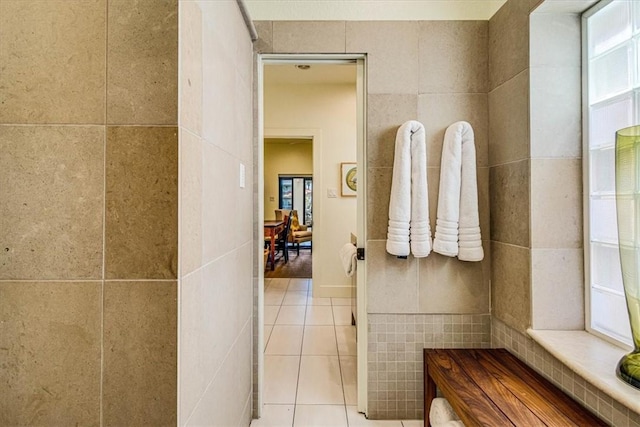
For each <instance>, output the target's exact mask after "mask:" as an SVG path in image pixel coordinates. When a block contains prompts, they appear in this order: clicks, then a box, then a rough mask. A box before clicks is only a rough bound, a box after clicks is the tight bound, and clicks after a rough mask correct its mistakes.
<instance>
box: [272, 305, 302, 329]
mask: <svg viewBox="0 0 640 427" xmlns="http://www.w3.org/2000/svg"><path fill="white" fill-rule="evenodd" d="M306 310H307V307H306V306H304V305H283V306H282V307H280V312H279V313H278V318H277V319H276V325H304V313H305V311H306Z"/></svg>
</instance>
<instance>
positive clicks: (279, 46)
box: [272, 21, 345, 53]
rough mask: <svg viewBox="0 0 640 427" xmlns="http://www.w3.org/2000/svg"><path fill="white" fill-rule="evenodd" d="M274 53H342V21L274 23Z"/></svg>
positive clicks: (343, 28)
mask: <svg viewBox="0 0 640 427" xmlns="http://www.w3.org/2000/svg"><path fill="white" fill-rule="evenodd" d="M272 36H273V52H275V53H344V52H345V22H344V21H274V22H273V35H272Z"/></svg>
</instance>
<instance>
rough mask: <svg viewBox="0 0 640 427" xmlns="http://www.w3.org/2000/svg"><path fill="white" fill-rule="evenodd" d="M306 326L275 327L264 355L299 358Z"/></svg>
mask: <svg viewBox="0 0 640 427" xmlns="http://www.w3.org/2000/svg"><path fill="white" fill-rule="evenodd" d="M303 329H304V326H288V325H275V326H274V327H273V332H271V338H270V339H269V345H267V349H266V350H265V352H264V354H269V355H280V356H299V355H300V350H301V348H302V331H303Z"/></svg>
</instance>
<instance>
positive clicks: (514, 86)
mask: <svg viewBox="0 0 640 427" xmlns="http://www.w3.org/2000/svg"><path fill="white" fill-rule="evenodd" d="M528 3H529V2H523V1H519V0H516V1H513V0H512V1H509V2H507V3H506V4H505V5H504V6H503V7H502V8H501V9H500V10H499V11H498V12H497V13H496V14H495V15H494V16H493V18H491V20H490V21H489V81H490V88H489V89H490V92H489V117H490V121H489V164H490V183H489V188H490V189H491V192H490V194H491V198H490V199H491V257H492V264H491V286H492V288H491V303H492V304H491V306H492V315H494V316H495V317H496V318H498V319H500V320H502V321H503V322H505V323H506V324H507V325H509V326H511V327H513V328H516V329H518V330H521V331H524V330H526V328H527V327H529V326H530V325H531V237H530V234H531V230H530V221H531V203H530V186H531V181H530V177H531V173H530V165H531V159H530V157H531V156H530V136H529V10H530V6H529V4H528Z"/></svg>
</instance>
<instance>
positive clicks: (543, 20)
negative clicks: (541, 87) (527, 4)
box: [529, 0, 582, 68]
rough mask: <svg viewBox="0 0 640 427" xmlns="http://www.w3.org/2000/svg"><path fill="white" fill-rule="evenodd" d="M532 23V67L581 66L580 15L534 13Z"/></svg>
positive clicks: (530, 40) (530, 41) (531, 18)
mask: <svg viewBox="0 0 640 427" xmlns="http://www.w3.org/2000/svg"><path fill="white" fill-rule="evenodd" d="M538 1H539V0H538ZM529 21H530V31H531V36H530V38H529V43H530V44H531V46H530V52H531V57H530V59H529V60H530V62H531V63H530V66H531V67H532V68H533V67H541V66H549V67H580V65H581V63H580V61H581V42H582V34H581V31H580V29H581V25H580V15H579V14H577V13H576V14H569V13H563V14H560V13H532V14H531V17H530V19H529Z"/></svg>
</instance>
